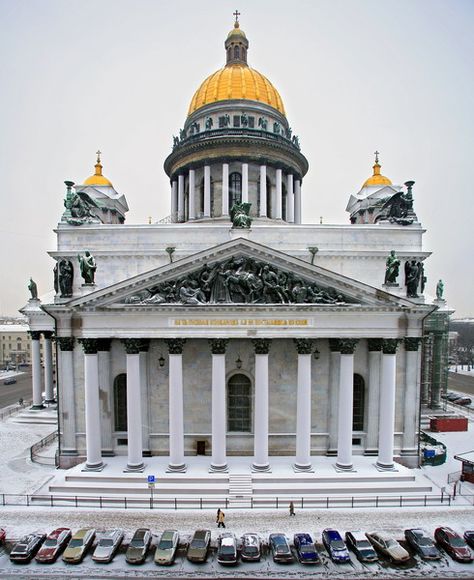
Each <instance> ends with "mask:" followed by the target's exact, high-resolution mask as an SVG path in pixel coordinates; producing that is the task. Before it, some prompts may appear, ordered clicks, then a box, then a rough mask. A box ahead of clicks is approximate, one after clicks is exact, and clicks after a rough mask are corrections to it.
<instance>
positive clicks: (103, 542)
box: [99, 538, 114, 548]
mask: <svg viewBox="0 0 474 580" xmlns="http://www.w3.org/2000/svg"><path fill="white" fill-rule="evenodd" d="M99 544H100V545H101V546H102V547H104V548H105V547H108V546H113V545H114V541H113V540H111V539H110V538H104V539H103V540H100V542H99Z"/></svg>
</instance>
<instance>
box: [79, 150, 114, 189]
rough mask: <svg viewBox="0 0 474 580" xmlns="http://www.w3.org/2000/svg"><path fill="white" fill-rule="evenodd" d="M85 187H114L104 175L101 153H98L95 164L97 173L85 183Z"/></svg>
mask: <svg viewBox="0 0 474 580" xmlns="http://www.w3.org/2000/svg"><path fill="white" fill-rule="evenodd" d="M84 185H102V186H104V185H106V186H108V187H113V185H112V183H111V182H110V181H109V180H108V179H107V177H104V176H103V175H102V164H101V162H100V151H97V163H96V164H95V173H94V175H91V176H90V177H88V178H87V179H86V180H85V181H84Z"/></svg>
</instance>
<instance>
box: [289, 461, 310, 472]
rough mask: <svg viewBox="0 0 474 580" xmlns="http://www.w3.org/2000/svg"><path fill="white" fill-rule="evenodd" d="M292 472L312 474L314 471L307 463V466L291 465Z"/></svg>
mask: <svg viewBox="0 0 474 580" xmlns="http://www.w3.org/2000/svg"><path fill="white" fill-rule="evenodd" d="M293 471H294V472H295V473H314V469H313V466H312V465H311V463H308V464H307V465H299V464H298V463H293Z"/></svg>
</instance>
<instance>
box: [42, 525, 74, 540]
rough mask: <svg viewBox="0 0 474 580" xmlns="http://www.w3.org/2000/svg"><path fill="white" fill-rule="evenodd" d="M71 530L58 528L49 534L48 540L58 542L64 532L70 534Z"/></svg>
mask: <svg viewBox="0 0 474 580" xmlns="http://www.w3.org/2000/svg"><path fill="white" fill-rule="evenodd" d="M70 531H71V530H70V529H69V528H56V529H55V530H53V531H52V532H51V533H50V534H48V540H56V539H57V538H59V536H60V535H61V534H62V533H63V532H70Z"/></svg>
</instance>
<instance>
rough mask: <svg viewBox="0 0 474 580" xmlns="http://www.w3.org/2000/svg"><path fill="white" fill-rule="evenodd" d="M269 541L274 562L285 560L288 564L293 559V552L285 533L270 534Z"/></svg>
mask: <svg viewBox="0 0 474 580" xmlns="http://www.w3.org/2000/svg"><path fill="white" fill-rule="evenodd" d="M269 543H270V550H271V551H272V557H273V561H274V562H286V563H288V564H289V563H291V562H293V561H294V557H293V553H292V551H291V548H290V544H289V543H288V540H287V539H286V536H285V534H270V537H269Z"/></svg>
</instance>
